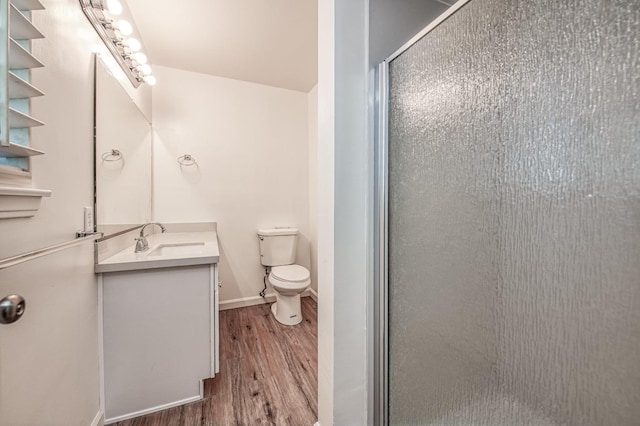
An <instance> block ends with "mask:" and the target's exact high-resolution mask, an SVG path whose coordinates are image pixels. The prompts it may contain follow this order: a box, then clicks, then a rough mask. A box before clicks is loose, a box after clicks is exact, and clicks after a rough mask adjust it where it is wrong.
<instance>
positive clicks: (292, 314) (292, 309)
mask: <svg viewBox="0 0 640 426" xmlns="http://www.w3.org/2000/svg"><path fill="white" fill-rule="evenodd" d="M271 312H272V313H273V316H274V317H275V318H276V320H277V321H278V322H279V323H280V324H284V325H296V324H300V323H301V322H302V309H301V308H300V295H299V294H296V295H295V296H281V295H276V302H275V303H274V304H272V305H271Z"/></svg>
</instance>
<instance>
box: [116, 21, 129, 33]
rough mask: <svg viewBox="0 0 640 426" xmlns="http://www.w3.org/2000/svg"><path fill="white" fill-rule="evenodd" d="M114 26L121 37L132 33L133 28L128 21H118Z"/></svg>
mask: <svg viewBox="0 0 640 426" xmlns="http://www.w3.org/2000/svg"><path fill="white" fill-rule="evenodd" d="M116 26H117V27H118V30H119V31H120V32H121V33H122V34H123V35H131V33H132V32H133V26H131V24H130V23H129V21H125V20H124V19H121V20H119V21H118V23H117V24H116Z"/></svg>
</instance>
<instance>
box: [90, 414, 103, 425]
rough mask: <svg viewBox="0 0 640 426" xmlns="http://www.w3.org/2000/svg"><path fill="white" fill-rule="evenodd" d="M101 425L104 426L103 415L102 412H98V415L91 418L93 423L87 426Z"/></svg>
mask: <svg viewBox="0 0 640 426" xmlns="http://www.w3.org/2000/svg"><path fill="white" fill-rule="evenodd" d="M102 425H104V413H103V412H102V410H98V413H96V416H95V417H94V418H93V421H92V422H91V425H89V426H102Z"/></svg>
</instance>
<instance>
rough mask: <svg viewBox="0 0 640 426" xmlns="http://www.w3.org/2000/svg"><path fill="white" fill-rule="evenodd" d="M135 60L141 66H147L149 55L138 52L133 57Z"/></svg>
mask: <svg viewBox="0 0 640 426" xmlns="http://www.w3.org/2000/svg"><path fill="white" fill-rule="evenodd" d="M132 57H133V59H134V60H135V61H136V62H137V63H139V64H140V65H143V64H146V63H147V61H148V60H147V55H145V54H144V53H142V52H136V53H134V54H133V55H132Z"/></svg>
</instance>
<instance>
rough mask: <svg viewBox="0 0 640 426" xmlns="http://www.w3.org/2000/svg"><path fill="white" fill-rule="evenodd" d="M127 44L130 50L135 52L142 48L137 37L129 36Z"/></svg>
mask: <svg viewBox="0 0 640 426" xmlns="http://www.w3.org/2000/svg"><path fill="white" fill-rule="evenodd" d="M126 43H127V46H129V49H131V51H132V52H137V51H139V50H140V49H142V45H141V44H140V42H139V41H138V39H136V38H133V37H131V38H129V39H127V41H126Z"/></svg>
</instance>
